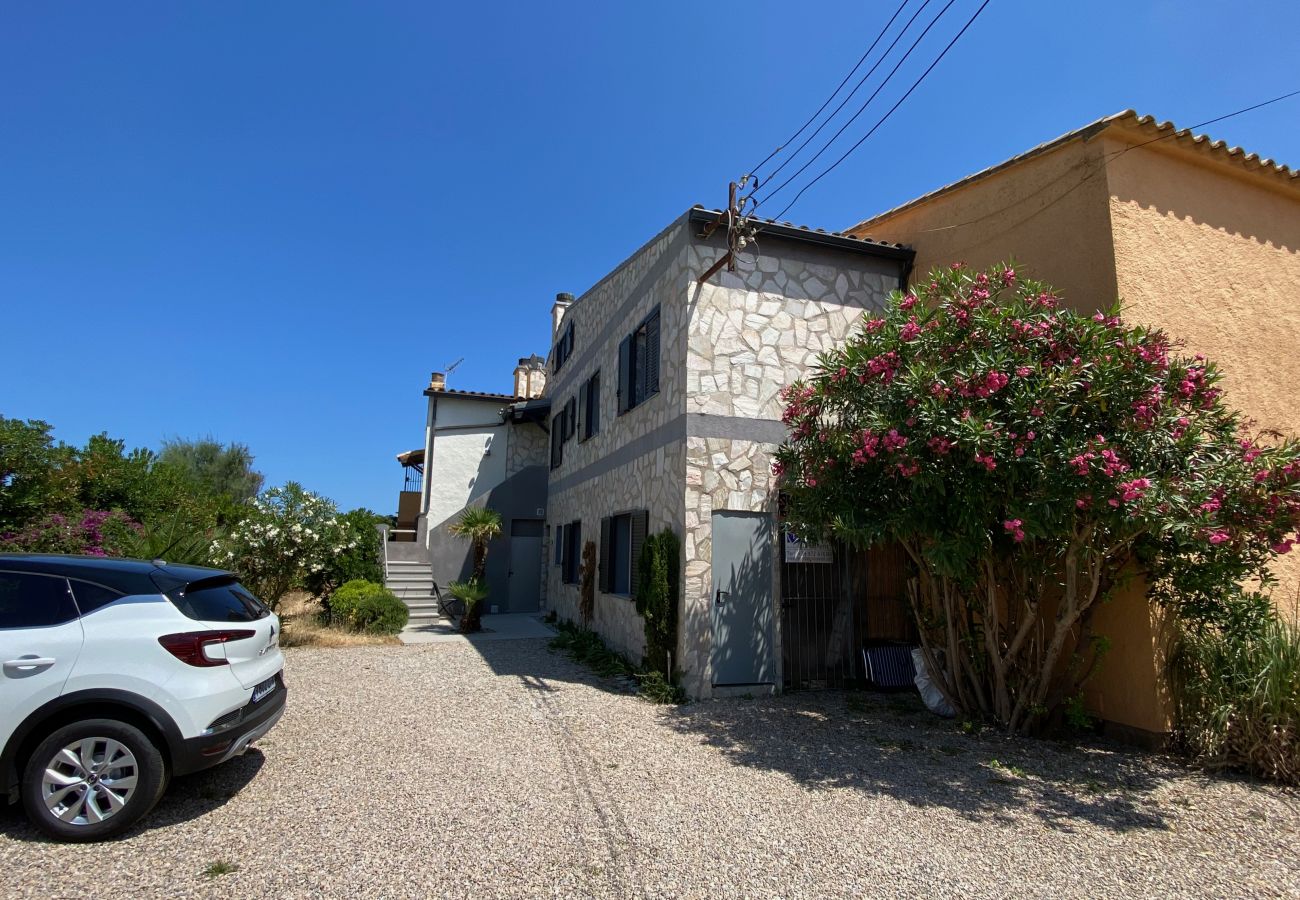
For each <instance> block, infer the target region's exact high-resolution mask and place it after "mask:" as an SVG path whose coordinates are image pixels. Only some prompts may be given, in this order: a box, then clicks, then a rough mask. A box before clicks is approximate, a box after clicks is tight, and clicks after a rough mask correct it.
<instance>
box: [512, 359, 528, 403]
mask: <svg viewBox="0 0 1300 900" xmlns="http://www.w3.org/2000/svg"><path fill="white" fill-rule="evenodd" d="M515 396H516V397H527V396H528V360H527V359H521V360H519V365H517V366H515Z"/></svg>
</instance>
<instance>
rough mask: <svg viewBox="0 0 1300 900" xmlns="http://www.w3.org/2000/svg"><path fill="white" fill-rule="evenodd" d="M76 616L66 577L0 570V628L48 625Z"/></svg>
mask: <svg viewBox="0 0 1300 900" xmlns="http://www.w3.org/2000/svg"><path fill="white" fill-rule="evenodd" d="M75 618H77V606H76V604H75V603H73V602H72V594H70V593H69V592H68V580H67V579H66V578H60V577H56V576H53V575H34V574H30V573H27V572H0V629H2V628H48V627H50V626H51V625H63V624H65V623H67V622H71V621H72V620H73V619H75Z"/></svg>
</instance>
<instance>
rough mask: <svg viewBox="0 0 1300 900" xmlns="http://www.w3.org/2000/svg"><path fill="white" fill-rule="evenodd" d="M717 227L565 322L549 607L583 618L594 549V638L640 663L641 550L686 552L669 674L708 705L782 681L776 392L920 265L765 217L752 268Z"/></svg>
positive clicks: (550, 391)
mask: <svg viewBox="0 0 1300 900" xmlns="http://www.w3.org/2000/svg"><path fill="white" fill-rule="evenodd" d="M717 215H718V214H717V213H716V212H713V211H708V210H704V209H700V208H696V209H693V210H690V211H688V212H687V213H685V214H684V215H683V216H681V217H680V218H678V219H677V220H676V221H675V222H673V223H672V224H671V225H669V226H668V227H667V228H666V229H665V230H664V231H662V232H661V233H660V234H658V235H657V236H655V237H654V238H653V239H652V240H651V241H650V242H649V243H647V244H646V245H645V246H643V247H642V248H641V249H639V250H638V251H637V252H636V253H634V254H633V255H632V256H631V257H630V258H629V259H628V260H626V261H625V262H624V263H623V264H622V265H620V266H619V267H617V268H616V269H615V270H614V271H612V272H611V273H610V274H609V275H607V276H606V277H605V278H604V279H602V280H601V281H600V282H599V283H598V284H596V285H595V286H594V287H593V288H591V290H589V291H587V292H586V293H585V294H583V295H582V296H581V297H578V298H577V299H575V300H568V299H567V298H562V299H561V300H560V301H558V302H557V304H556V307H555V308H554V310H553V314H552V331H553V350H552V352H551V356H550V360H551V375H550V378H549V381H548V384H547V389H546V399H548V400H549V401H550V441H551V444H550V454H549V462H548V466H549V469H548V482H547V516H546V542H547V566H546V576H545V584H546V598H547V601H546V602H547V606H548V608H550V609H553V610H555V611H556V612H557V613H558V615H559V616H560V617H561V618H565V619H570V620H578V618H579V590H580V578H581V567H582V554H583V552H584V549H585V548H586V545H587V544H588V543H589V542H590V543H592V544H594V545H595V546H594V548H593V549H594V552H595V554H596V557H597V559H598V566H597V568H598V570H599V571H598V574H597V584H596V590H595V599H594V604H593V618H592V622H591V625H592V627H593V629H594V630H596V631H597V632H598V633H600V634H601V635H602V636H603V637H604V638H605V640H606V641H607V642H608V643H609V644H610V645H611V646H613V647H614V648H615V649H617V650H619V651H620V652H622V653H624V654H625V655H627V656H628V657H630V658H632V659H634V660H639V659H641V657H642V654H643V653H644V648H645V644H644V628H643V622H642V619H641V617H640V616H638V615H637V613H636V610H635V606H634V603H633V600H632V585H634V584H635V583H636V577H637V572H636V570H635V567H636V560H637V557H638V554H639V549H640V542H641V541H642V540H643V539H644V537H645V536H646V535H647V534H649V533H652V532H657V531H659V530H661V529H663V528H668V529H671V530H672V531H673V532H674V533H675V534H676V535H677V536H678V538H679V539H680V541H681V549H682V553H681V571H680V573H679V574H680V580H681V584H682V586H683V592H682V593H683V596H682V598H681V607H680V609H679V617H678V621H679V627H678V646H677V651H676V658H675V659H674V660H673V666H674V669H675V670H676V671H677V672H678V673H679V676H680V678H681V681H682V684H683V686H684V687H685V688H686V690H687V691H688V692H689V693H690V694H691V695H692V696H695V697H708V696H713V695H718V694H723V693H727V692H730V691H739V692H756V691H764V690H771V689H774V688H775V687H777V686H778V685H780V684H781V681H782V677H783V673H782V671H781V669H782V666H783V653H782V648H781V641H782V633H781V632H782V629H781V627H780V622H781V598H782V590H781V582H782V569H781V567H782V564H783V561H784V559H785V557H786V554H785V553H784V550H783V547H784V544H783V542H782V539H781V536H780V534H779V531H778V523H777V492H776V485H775V482H774V478H773V475H772V472H771V460H772V456H773V454H774V452H775V450H776V448H777V447H778V445H779V444H780V443H781V442H782V441H783V440H784V439H785V435H786V428H785V426H784V425H783V424H782V423H781V421H780V418H781V411H782V404H781V401H780V398H779V396H778V394H779V391H780V389H781V388H782V387H783V386H784V385H786V384H789V383H791V382H792V381H794V380H796V379H798V378H800V377H802V376H803V375H804V374H806V373H807V372H808V371H809V370H810V369H811V368H812V367H814V366H815V365H816V363H817V358H818V355H819V354H820V353H821V351H822V350H824V349H829V348H830V347H832V346H833V345H834V344H836V343H838V342H839V341H842V340H843V339H844V338H845V337H846V335H847V334H848V333H849V331H850V330H851V329H852V328H853V327H854V325H855V324H856V322H857V321H858V320H859V318H860V317H861V316H862V314H863V313H864V312H869V311H873V310H878V309H879V308H881V307H882V305H883V303H884V301H885V298H886V297H887V295H888V294H889V292H890V291H892V290H894V289H896V288H898V287H900V286H901V285H902V284H903V283H904V282H905V281H906V277H907V272H908V269H909V266H910V264H911V261H912V253H911V252H910V251H908V250H906V249H905V248H902V247H898V246H894V245H888V244H882V243H879V242H876V241H871V240H869V239H857V238H850V237H846V236H843V235H837V234H828V233H825V232H820V231H812V230H809V229H806V228H796V227H793V226H789V225H780V224H777V223H768V224H766V225H764V226H763V227H762V229H761V232H760V234H759V235H758V248H757V250H756V251H754V252H747V253H745V254H743V255H742V258H741V259H740V260H739V261H738V263H739V264H738V267H737V271H735V272H728V271H725V270H724V271H721V272H719V273H718V274H716V275H714V276H713V277H712V278H711V279H710V280H709V281H707V282H701V281H700V280H699V279H700V276H701V275H702V274H703V273H705V272H706V271H707V270H709V269H710V268H711V267H712V266H713V264H714V262H715V261H716V260H717V259H718V258H719V257H720V256H721V255H722V254H723V253H724V252H725V250H726V245H725V243H724V241H723V235H722V233H721V232H720V231H719V232H716V233H714V234H712V235H711V236H706V232H707V231H708V230H709V226H710V225H711V224H712V223H714V222H716V220H717Z"/></svg>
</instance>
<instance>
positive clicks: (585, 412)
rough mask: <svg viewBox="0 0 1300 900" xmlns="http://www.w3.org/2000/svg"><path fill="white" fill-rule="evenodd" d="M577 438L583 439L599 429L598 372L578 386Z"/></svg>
mask: <svg viewBox="0 0 1300 900" xmlns="http://www.w3.org/2000/svg"><path fill="white" fill-rule="evenodd" d="M578 418H579V423H580V424H579V426H578V440H580V441H585V440H587V439H588V438H590V437H591V436H592V435H595V434H597V433H599V431H600V372H599V370H597V372H596V373H595V374H594V375H592V376H591V377H590V378H588V379H587V380H586V381H584V382H583V383H582V386H581V387H580V388H578Z"/></svg>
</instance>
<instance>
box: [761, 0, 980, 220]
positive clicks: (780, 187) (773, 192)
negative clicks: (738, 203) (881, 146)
mask: <svg viewBox="0 0 1300 900" xmlns="http://www.w3.org/2000/svg"><path fill="white" fill-rule="evenodd" d="M956 2H957V0H948V4H947V5H946V6H944V8H943V9H941V10H939V14H938V15H937V16H935V17H934V18H933V19H931V20H930V24H929V25H927V26H925V29H924V30H923V31H922V32H921V34H920V36H919V37H917V39H916V40H915V41H913V42H912V46H910V47H908V48H907V52H906V53H904V54H903V57H902V59H900V60H899V61H898V62H897V63H895V64H894V68H893V69H891V70H890V72H889V74H888V75H886V76H885V80H884V81H882V82H881V83H880V85H879V86H878V87H877V88H876V89H875V91H873V92H872V94H871V96H870V97H868V98H867V100H866V102H865V103H863V104H862V105H861V106H860V107H858V111H857V112H855V113H854V114H853V116H852V117H851V118H850V119H849V120H848V121H847V122H845V123H844V124H843V125H841V126H840V130H839V131H837V132H835V134H833V135H832V136H831V139H830V140H829V141H827V142H826V143H825V144H823V145H822V148H821V149H820V150H818V151H817V152H816V153H814V154H813V157H812V159H810V160H808V161H807V162H806V163H804V164H803V165H802V166H800V167H799V171H797V172H795V173H794V174H793V175H791V176H790V177H789V178H787V179H786V180H785V181H783V182H781V183H780V184H778V185H777V186H776V187H775V188H773V189H772V190H771V191H769V192H768V193H767V195H766V196H765V197H762V198H760V199H759V200H758V202H757V203H755V204H754V208H755V209H757V208H758V207H759V205H761V204H763V203H766V202H767V201H768V200H771V199H772V198H773V197H775V196H776V195H777V194H779V193H780V192H781V191H782V190H783V189H784V188H785V187H786V186H787V185H789V184H790V183H791V182H793V181H794V180H795V179H797V178H798V177H799V176H800V175H802V174H803V173H804V172H805V171H806V170H807V169H808V167H809V166H811V165H812V164H813V163H815V162H816V161H817V159H818V157H820V156H821V155H822V154H823V153H825V152H826V151H827V150H829V149H830V147H831V145H832V144H834V143H835V142H836V141H837V140H839V137H840V135H842V134H843V133H844V132H845V130H846V129H847V128H848V127H849V126H850V125H852V124H853V123H854V122H855V121H856V120H857V118H858V116H860V115H862V114H863V113H864V112H866V111H867V107H868V106H870V105H871V103H872V101H873V100H875V99H876V97H878V96H879V95H880V92H881V91H883V90H884V89H885V87H886V85H888V84H889V82H890V79H892V78H893V77H894V75H895V74H896V73H897V72H898V70H899V68H900V67H901V66H902V65H903V63H905V62H907V58H908V57H909V56H911V55H912V51H913V50H915V49H916V48H917V47H918V46H919V45H920V43H921V41H922V40H924V39H925V36H926V35H927V34H929V33H930V29H931V28H933V27H934V26H935V25H936V24H937V23H938V21H939V20H940V19H942V18H943V16H944V14H945V13H946V12H948V10H949V9H950V8H951V7H952V5H953V4H954V3H956ZM924 8H925V7H924V6H922V7H921V9H924ZM917 13H918V14H919V13H920V10H917ZM912 19H913V20H915V19H916V16H913V17H912ZM911 24H912V23H911V22H908V25H909V26H910V25H911ZM906 31H907V29H906V28H905V29H903V32H902V33H900V34H899V37H900V38H901V37H902V36H903V34H904V33H906ZM894 43H898V39H897V38H895V40H894ZM889 49H890V50H893V49H894V48H893V45H890V48H889ZM885 55H886V56H888V55H889V53H888V51H886V54H885ZM837 112H838V110H837ZM828 121H829V120H828ZM800 149H803V148H802V147H801V148H800ZM792 158H793V157H792ZM787 162H788V160H787ZM777 171H778V172H779V171H780V169H778V170H777ZM772 174H773V177H775V174H776V173H775V172H774V173H772ZM768 180H769V181H770V180H771V178H769V179H768ZM786 209H789V207H788V206H787V207H786ZM777 218H778V219H779V218H780V216H777Z"/></svg>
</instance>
